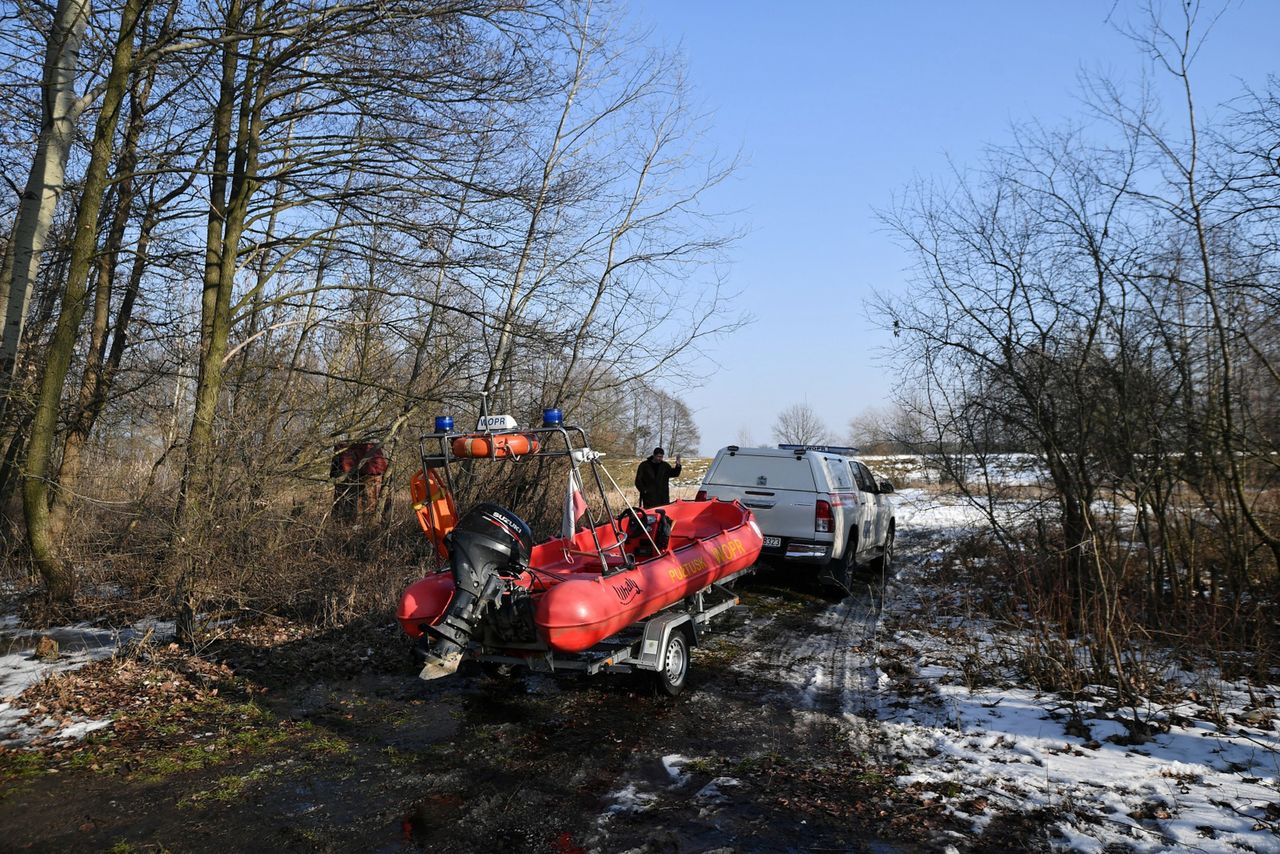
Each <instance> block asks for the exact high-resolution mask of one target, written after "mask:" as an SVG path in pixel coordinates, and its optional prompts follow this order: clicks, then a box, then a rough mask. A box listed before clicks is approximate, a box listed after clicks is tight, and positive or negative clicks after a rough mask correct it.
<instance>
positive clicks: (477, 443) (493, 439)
mask: <svg viewBox="0 0 1280 854" xmlns="http://www.w3.org/2000/svg"><path fill="white" fill-rule="evenodd" d="M449 448H450V450H452V451H453V455H454V456H455V457H471V458H478V457H518V456H521V455H522V454H536V453H537V452H538V438H537V437H536V436H529V435H526V434H524V433H496V434H494V433H477V434H474V435H471V436H459V437H458V438H456V439H454V440H453V443H452V444H451V445H450V446H449Z"/></svg>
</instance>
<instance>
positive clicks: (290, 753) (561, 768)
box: [0, 557, 955, 852]
mask: <svg viewBox="0 0 1280 854" xmlns="http://www.w3.org/2000/svg"><path fill="white" fill-rule="evenodd" d="M908 559H910V558H909V557H908ZM783 582H786V584H784V583H783ZM742 596H743V601H744V604H746V605H748V607H749V612H750V615H751V616H750V619H749V620H748V621H746V622H742V623H739V624H737V625H732V626H726V627H724V629H723V630H722V631H721V632H719V633H717V634H715V635H713V636H711V637H709V638H706V639H705V641H704V643H703V645H701V646H699V647H698V648H696V649H695V650H694V656H693V668H692V670H691V673H690V677H689V678H690V683H689V686H688V688H687V690H686V692H685V694H684V695H683V696H681V697H680V698H678V699H676V700H675V701H671V700H665V699H659V698H658V697H655V696H654V695H653V694H652V692H651V691H650V690H649V689H648V686H647V684H646V683H643V682H642V681H641V680H639V679H637V678H636V677H632V676H621V675H618V676H603V677H596V678H590V679H587V678H579V679H573V678H566V679H550V678H546V677H537V676H533V677H527V678H525V679H523V680H519V679H517V680H511V679H506V680H493V679H489V678H487V677H485V676H483V675H479V674H476V675H468V676H460V677H458V678H454V679H450V680H444V681H441V682H437V683H430V684H427V683H422V682H420V681H418V680H417V679H415V678H414V669H413V667H412V665H411V664H410V663H409V661H408V657H407V656H406V655H405V647H404V645H403V644H402V643H401V642H400V641H399V639H398V638H397V637H396V636H395V633H394V629H392V628H391V627H382V626H375V627H371V628H367V629H365V630H364V631H363V633H357V634H356V635H355V636H354V637H353V636H351V633H350V632H348V633H339V634H338V635H335V636H333V637H325V636H321V637H310V638H303V639H300V640H298V641H296V642H294V643H290V644H285V645H283V646H276V647H271V648H263V647H258V646H254V645H252V644H245V643H241V644H227V645H224V647H222V648H220V649H217V650H213V651H211V652H210V653H209V654H207V655H213V656H216V657H219V658H222V659H224V660H225V661H226V662H227V665H228V667H229V668H230V669H231V670H232V671H234V673H235V674H237V675H236V679H235V681H234V686H235V687H229V688H224V690H223V691H222V692H221V693H218V694H217V696H205V697H204V698H203V699H201V700H199V701H198V702H195V701H183V702H175V703H174V704H172V705H171V706H170V707H168V708H151V709H149V710H147V711H145V713H143V712H139V713H137V714H132V715H122V716H119V717H117V722H116V725H115V726H114V727H113V728H112V730H111V731H110V732H109V733H107V734H104V735H102V736H101V737H99V738H96V739H92V740H90V742H89V743H88V744H87V745H85V746H84V747H83V748H81V749H80V750H78V751H66V752H64V753H63V754H55V755H50V756H47V757H46V758H45V760H44V761H43V763H42V764H39V765H34V766H33V767H31V768H28V769H25V772H24V773H19V772H22V771H23V769H17V770H15V769H13V768H9V769H8V771H9V774H8V776H9V778H10V779H9V780H8V781H6V782H5V784H4V795H3V796H0V826H3V827H5V828H7V829H9V830H8V831H7V833H6V837H5V839H4V841H3V842H0V847H2V848H6V849H13V850H69V849H73V848H74V849H85V850H102V849H112V850H119V851H130V850H160V849H161V848H163V849H168V850H175V851H215V850H216V851H222V850H227V849H228V848H233V849H241V850H244V849H267V848H270V849H289V850H309V851H315V850H321V851H325V850H331V851H343V850H351V849H353V848H361V849H365V850H372V851H414V850H449V851H481V850H485V851H491V850H513V851H559V852H572V851H583V850H591V851H629V850H636V851H707V850H717V849H723V850H777V851H809V850H840V851H846V850H847V851H904V850H906V851H909V850H917V849H923V850H941V848H942V847H944V844H945V843H947V842H949V841H952V840H954V839H955V837H954V836H947V835H945V833H946V831H948V830H953V829H954V828H953V827H952V823H951V822H950V820H948V819H947V818H946V817H945V816H942V815H940V814H939V813H938V811H937V810H935V809H931V808H929V807H925V806H922V805H921V804H920V802H919V799H917V798H915V796H914V793H912V792H903V791H899V790H897V789H896V788H895V786H894V785H893V782H892V780H893V777H894V775H895V773H896V772H895V769H894V768H892V767H890V766H889V765H886V764H884V763H885V761H886V757H887V756H888V754H886V753H880V752H878V751H876V750H875V749H874V738H870V737H868V735H867V733H868V732H869V731H870V730H873V729H874V726H873V724H871V723H869V722H868V721H867V718H868V717H870V718H874V716H875V701H874V691H873V689H874V685H875V679H876V676H877V671H876V669H875V666H874V655H873V653H874V648H875V634H876V631H877V625H878V619H877V618H878V614H879V612H880V606H881V602H880V596H879V592H878V585H876V584H874V583H869V584H868V585H867V586H866V587H865V588H864V589H862V590H860V591H859V592H858V593H857V594H855V595H853V596H851V597H848V598H846V599H845V600H844V601H842V602H840V603H838V604H832V603H831V602H829V601H828V600H826V599H824V598H823V597H822V596H821V595H819V592H818V591H817V590H816V589H813V588H810V587H806V586H805V585H804V584H803V583H800V584H798V585H797V584H794V583H792V580H791V579H789V578H784V577H782V576H781V575H780V574H777V573H767V572H766V573H762V574H761V575H760V576H758V577H757V578H756V579H754V580H753V581H752V582H751V583H749V584H747V585H745V586H744V587H743V588H742ZM351 659H355V660H354V661H352V660H351ZM886 840H889V841H886Z"/></svg>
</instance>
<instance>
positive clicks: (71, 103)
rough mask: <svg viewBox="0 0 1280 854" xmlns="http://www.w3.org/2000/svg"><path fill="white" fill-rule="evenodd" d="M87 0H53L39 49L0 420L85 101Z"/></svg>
mask: <svg viewBox="0 0 1280 854" xmlns="http://www.w3.org/2000/svg"><path fill="white" fill-rule="evenodd" d="M90 8H91V4H90V2H89V0H58V8H57V10H56V11H55V13H54V18H53V29H52V32H51V33H50V35H49V47H48V50H47V51H46V52H45V58H44V74H43V78H42V80H41V84H40V89H41V94H42V95H43V99H42V101H43V103H42V105H41V121H40V138H39V140H38V142H37V144H36V156H35V160H34V161H32V163H31V172H30V174H29V175H28V176H27V186H26V189H25V190H24V191H23V193H22V201H21V202H20V203H19V205H18V215H17V218H16V220H15V221H14V224H13V249H12V251H10V252H7V253H5V257H4V264H5V266H4V268H3V269H2V270H0V305H4V306H5V315H4V330H3V335H0V389H2V390H3V394H0V424H2V423H3V422H4V415H5V412H6V411H7V408H8V405H9V396H10V394H11V392H12V385H13V380H14V377H15V375H16V373H17V369H18V344H19V343H20V342H21V340H22V329H23V326H24V325H25V323H26V319H27V306H28V305H29V304H30V302H31V289H32V287H33V286H34V285H35V280H36V272H37V271H38V270H39V269H40V255H41V253H42V252H43V250H44V244H45V239H46V238H47V237H48V234H49V226H50V224H51V223H52V222H53V212H54V209H55V208H56V207H57V205H58V199H59V198H60V197H61V196H62V190H63V187H64V178H65V173H66V166H67V155H68V153H69V152H70V150H71V143H72V142H73V141H74V139H75V130H76V123H77V121H78V120H79V118H80V114H81V113H82V112H83V111H84V107H85V101H84V100H83V99H78V98H77V97H76V93H75V83H76V66H77V64H78V63H79V60H80V43H81V41H82V40H83V39H84V31H85V27H86V26H87V25H88V23H89V12H90Z"/></svg>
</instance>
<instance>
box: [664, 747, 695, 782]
mask: <svg viewBox="0 0 1280 854" xmlns="http://www.w3.org/2000/svg"><path fill="white" fill-rule="evenodd" d="M688 764H689V757H687V756H681V755H680V754H679V753H671V754H668V755H666V756H664V757H662V767H663V768H665V769H667V776H669V777H670V778H671V782H673V783H680V782H683V781H684V777H685V772H684V766H686V765H688Z"/></svg>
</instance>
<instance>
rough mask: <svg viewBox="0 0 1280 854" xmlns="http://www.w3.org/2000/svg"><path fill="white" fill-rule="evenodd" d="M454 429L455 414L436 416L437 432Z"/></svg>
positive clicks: (446, 431)
mask: <svg viewBox="0 0 1280 854" xmlns="http://www.w3.org/2000/svg"><path fill="white" fill-rule="evenodd" d="M452 429H453V416H451V415H437V416H436V432H437V433H448V432H449V431H450V430H452Z"/></svg>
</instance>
